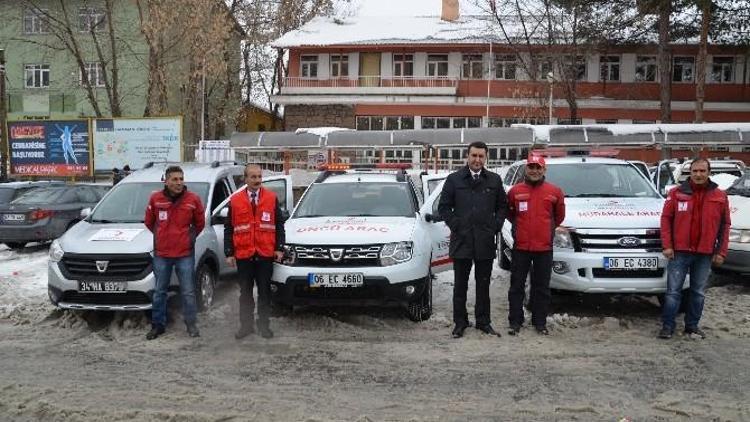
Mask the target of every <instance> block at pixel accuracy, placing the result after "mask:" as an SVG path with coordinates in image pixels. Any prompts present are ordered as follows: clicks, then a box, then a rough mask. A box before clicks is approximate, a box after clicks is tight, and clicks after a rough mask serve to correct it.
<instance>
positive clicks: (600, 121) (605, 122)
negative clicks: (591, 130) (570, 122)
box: [596, 119, 617, 125]
mask: <svg viewBox="0 0 750 422" xmlns="http://www.w3.org/2000/svg"><path fill="white" fill-rule="evenodd" d="M596 124H598V125H616V124H617V119H596Z"/></svg>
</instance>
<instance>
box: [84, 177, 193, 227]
mask: <svg viewBox="0 0 750 422" xmlns="http://www.w3.org/2000/svg"><path fill="white" fill-rule="evenodd" d="M188 188H189V189H190V190H191V191H192V192H193V193H195V194H197V195H198V196H199V197H200V198H201V201H203V204H205V203H206V199H207V198H208V183H190V184H188ZM162 189H164V183H161V182H153V183H118V184H117V185H115V187H113V188H112V191H111V193H110V194H109V195H108V196H107V197H105V199H103V200H102V201H101V202H100V203H99V205H98V206H97V207H96V208H95V209H94V212H93V213H91V216H90V217H89V221H90V222H92V223H142V222H143V216H144V214H145V212H146V205H148V199H149V198H150V197H151V194H152V193H154V192H155V191H159V190H162Z"/></svg>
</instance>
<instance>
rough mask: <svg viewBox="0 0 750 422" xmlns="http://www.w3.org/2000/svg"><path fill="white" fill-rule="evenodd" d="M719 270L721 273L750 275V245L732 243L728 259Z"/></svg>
mask: <svg viewBox="0 0 750 422" xmlns="http://www.w3.org/2000/svg"><path fill="white" fill-rule="evenodd" d="M717 269H718V270H719V271H721V272H732V273H738V274H750V244H748V243H735V242H730V243H729V251H728V252H727V257H726V259H725V260H724V263H723V264H722V265H721V266H720V267H718V268H717Z"/></svg>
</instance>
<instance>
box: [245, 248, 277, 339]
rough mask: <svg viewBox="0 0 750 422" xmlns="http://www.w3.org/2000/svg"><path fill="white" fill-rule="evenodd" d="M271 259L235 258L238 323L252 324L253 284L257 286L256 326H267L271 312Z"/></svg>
mask: <svg viewBox="0 0 750 422" xmlns="http://www.w3.org/2000/svg"><path fill="white" fill-rule="evenodd" d="M272 272H273V261H272V260H271V259H264V258H257V257H254V258H248V259H238V260H237V273H238V274H239V278H240V324H241V325H242V326H252V324H253V322H254V318H253V314H254V313H255V300H254V299H253V285H254V284H257V286H258V326H259V327H268V317H269V315H270V313H271V273H272Z"/></svg>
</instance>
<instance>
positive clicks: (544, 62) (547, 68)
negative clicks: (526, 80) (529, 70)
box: [537, 57, 555, 81]
mask: <svg viewBox="0 0 750 422" xmlns="http://www.w3.org/2000/svg"><path fill="white" fill-rule="evenodd" d="M537 60H538V61H537V68H538V69H539V73H538V74H537V79H539V80H540V81H546V80H547V74H549V73H552V74H553V75H554V73H555V72H554V67H553V66H552V64H553V63H554V59H553V58H552V57H539V58H538V59H537Z"/></svg>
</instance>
